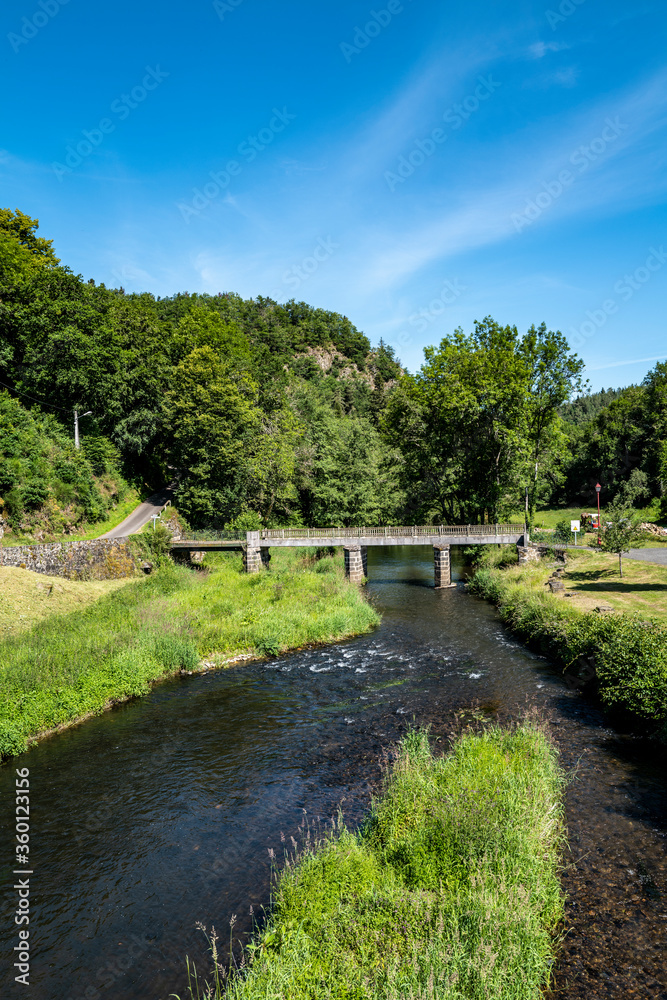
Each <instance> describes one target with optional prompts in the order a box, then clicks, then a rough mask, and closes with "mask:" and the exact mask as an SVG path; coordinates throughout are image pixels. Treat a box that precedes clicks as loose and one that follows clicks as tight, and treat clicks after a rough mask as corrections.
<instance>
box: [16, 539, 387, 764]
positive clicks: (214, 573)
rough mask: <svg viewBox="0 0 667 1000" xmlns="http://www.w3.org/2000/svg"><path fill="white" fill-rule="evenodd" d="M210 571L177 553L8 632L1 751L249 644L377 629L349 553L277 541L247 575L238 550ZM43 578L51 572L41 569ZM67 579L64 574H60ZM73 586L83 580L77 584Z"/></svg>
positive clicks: (296, 642) (269, 647) (272, 650)
mask: <svg viewBox="0 0 667 1000" xmlns="http://www.w3.org/2000/svg"><path fill="white" fill-rule="evenodd" d="M208 558H209V559H210V560H211V563H212V565H211V566H210V568H209V570H208V571H207V572H195V571H193V570H190V569H186V568H183V567H178V566H174V565H173V564H171V563H170V564H168V565H165V566H163V567H161V568H160V569H159V570H158V571H157V572H156V573H154V574H153V575H152V576H150V577H148V578H146V579H141V580H136V581H134V582H132V583H128V584H126V585H125V586H123V587H121V588H119V589H117V590H115V591H114V592H113V593H109V594H107V595H106V596H104V597H102V598H101V599H100V600H98V601H96V602H95V603H94V604H90V605H89V606H88V607H84V608H81V609H80V610H77V611H74V612H72V613H70V614H67V615H55V616H52V617H50V618H48V619H46V620H45V621H42V622H40V623H39V624H37V625H35V626H34V627H33V628H32V629H31V630H30V631H27V632H23V633H21V634H19V635H15V636H10V637H8V638H5V639H4V640H3V641H1V642H0V755H1V756H10V755H12V754H16V753H20V752H21V751H22V750H23V749H25V746H26V744H27V742H28V741H29V739H30V738H31V737H35V736H37V735H38V734H39V733H41V732H44V731H48V730H51V729H53V728H55V727H57V726H61V725H64V724H68V723H71V722H73V721H75V720H77V719H80V718H84V717H86V716H87V715H90V714H94V713H97V712H100V711H102V710H103V709H104V708H105V707H106V706H107V705H109V704H110V703H113V702H118V701H123V700H125V699H127V698H129V697H133V696H136V695H141V694H144V693H145V692H147V691H148V690H149V689H150V685H151V683H152V682H154V681H156V680H158V679H159V678H161V677H165V676H168V675H170V674H174V673H177V672H179V671H180V670H195V669H197V668H198V666H199V664H200V661H201V659H202V657H204V658H206V659H207V660H208V661H210V662H211V663H212V664H218V663H222V662H224V661H225V660H228V659H230V658H233V657H234V656H236V655H240V654H251V655H266V654H276V653H279V652H283V651H285V650H288V649H293V648H297V647H299V646H303V645H306V644H308V643H318V642H329V641H333V640H335V639H340V638H343V637H345V636H350V635H356V634H359V633H362V632H365V631H368V630H369V629H371V628H372V627H373V626H375V625H376V624H377V623H378V621H379V618H378V615H377V614H376V612H375V611H374V610H373V608H371V607H370V605H369V604H368V603H367V602H366V601H365V600H364V598H363V596H362V595H361V593H360V592H359V590H358V588H356V587H354V586H351V585H350V584H348V583H347V582H346V581H345V579H344V575H343V565H342V557H340V556H337V557H333V558H332V557H330V556H328V557H325V558H323V559H319V560H316V559H315V558H314V557H313V556H312V555H308V553H307V552H305V553H304V550H299V551H297V550H284V551H282V550H281V551H280V552H277V553H276V554H275V556H274V559H273V560H272V563H271V566H272V568H271V570H270V571H269V572H264V573H260V574H257V575H256V576H248V575H246V574H244V573H243V572H242V571H241V565H240V563H241V559H240V556H239V554H238V553H233V554H231V553H230V554H226V553H220V554H218V555H217V556H215V557H213V556H211V557H208ZM40 579H42V580H44V579H46V578H40ZM59 582H62V581H59ZM76 586H82V585H80V584H77V585H76Z"/></svg>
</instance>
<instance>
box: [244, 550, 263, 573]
mask: <svg viewBox="0 0 667 1000" xmlns="http://www.w3.org/2000/svg"><path fill="white" fill-rule="evenodd" d="M261 568H262V550H261V549H260V548H251V547H250V545H247V546H246V547H245V549H244V550H243V569H244V570H245V572H246V573H259V571H260V570H261Z"/></svg>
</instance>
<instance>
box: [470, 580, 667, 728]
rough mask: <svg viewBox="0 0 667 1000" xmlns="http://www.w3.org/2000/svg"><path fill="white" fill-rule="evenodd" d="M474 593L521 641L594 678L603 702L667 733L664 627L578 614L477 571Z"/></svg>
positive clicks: (629, 617)
mask: <svg viewBox="0 0 667 1000" xmlns="http://www.w3.org/2000/svg"><path fill="white" fill-rule="evenodd" d="M469 590H470V591H471V593H473V594H477V595H478V596H480V597H484V598H486V599H488V600H490V601H493V602H494V603H495V604H497V605H498V609H499V612H500V617H501V619H502V621H503V622H504V624H505V625H507V626H508V627H509V628H510V629H511V630H512V631H513V632H514V633H515V634H516V635H518V636H519V638H520V639H522V640H524V641H525V642H526V643H527V644H528V645H529V646H531V647H532V648H534V649H537V650H538V651H539V652H541V653H543V654H545V655H546V656H548V657H549V658H550V659H553V660H555V661H556V662H557V663H561V664H562V665H563V666H564V667H565V668H566V669H567V671H568V672H569V673H571V675H572V676H574V677H579V678H581V679H582V680H584V681H588V680H590V681H591V682H594V683H595V685H596V687H597V690H598V692H599V695H600V698H601V699H602V702H603V704H604V705H606V706H607V707H609V708H615V709H624V710H626V711H628V712H630V713H632V715H634V716H635V717H636V718H637V719H641V720H643V721H648V722H650V723H652V724H657V725H654V728H655V729H656V730H657V731H658V732H661V733H662V734H666V733H667V725H666V723H667V627H665V626H664V625H663V624H661V623H659V622H656V621H651V620H645V619H642V618H640V617H639V616H638V615H626V614H610V615H607V614H599V613H597V612H587V613H586V612H581V611H577V610H576V609H574V608H571V607H569V606H567V605H563V604H561V603H560V602H557V601H555V600H553V599H551V598H550V597H549V596H548V595H538V594H536V593H535V591H534V590H531V589H530V588H529V587H525V586H521V585H518V584H512V583H508V582H507V581H506V580H504V579H503V576H502V573H500V572H498V571H496V570H490V569H484V568H483V569H479V570H477V572H476V573H475V574H474V576H473V577H472V579H471V581H470V583H469Z"/></svg>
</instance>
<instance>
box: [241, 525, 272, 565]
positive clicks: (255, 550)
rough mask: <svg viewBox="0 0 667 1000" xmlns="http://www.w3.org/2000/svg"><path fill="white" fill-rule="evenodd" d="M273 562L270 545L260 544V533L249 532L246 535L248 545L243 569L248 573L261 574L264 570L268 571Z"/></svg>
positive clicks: (244, 553) (244, 555)
mask: <svg viewBox="0 0 667 1000" xmlns="http://www.w3.org/2000/svg"><path fill="white" fill-rule="evenodd" d="M270 562H271V553H270V552H269V547H268V545H262V546H260V544H259V531H248V532H247V534H246V544H245V548H244V549H243V569H244V570H245V572H246V573H259V572H260V570H262V569H268V568H269V563H270Z"/></svg>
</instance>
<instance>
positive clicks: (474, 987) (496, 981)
mask: <svg viewBox="0 0 667 1000" xmlns="http://www.w3.org/2000/svg"><path fill="white" fill-rule="evenodd" d="M396 756H397V759H396V761H395V763H394V765H393V767H392V768H391V771H390V772H389V773H388V775H387V777H386V778H385V781H384V784H383V788H382V792H381V795H380V796H379V797H378V798H377V799H376V800H375V801H374V802H373V806H372V809H371V811H370V814H369V816H368V817H367V818H366V820H365V821H364V823H363V824H362V826H361V829H360V830H359V831H358V832H357V833H353V832H351V831H349V830H348V829H347V828H346V827H345V826H344V825H343V824H342V822H340V821H339V823H338V824H337V828H336V829H335V830H334V831H331V832H330V833H329V834H328V835H325V836H324V837H323V838H322V839H321V840H320V841H319V842H314V843H313V841H312V840H311V831H310V830H308V829H307V830H306V831H305V833H304V835H303V837H302V843H301V848H300V849H297V847H296V841H293V843H294V844H295V849H294V850H293V851H289V852H287V853H286V858H285V860H286V864H285V867H284V868H283V870H282V872H281V873H280V875H279V876H278V877H277V881H276V885H275V890H274V896H273V908H272V912H271V916H270V918H269V920H268V924H266V925H265V926H264V927H263V928H262V929H261V930H258V931H257V932H256V933H255V936H254V938H253V940H252V941H251V942H250V944H249V945H248V948H247V954H248V955H250V956H252V960H251V965H250V968H249V969H248V970H245V971H241V972H240V973H237V974H232V976H231V979H229V980H228V981H227V982H226V983H225V982H224V980H225V978H226V977H225V975H224V972H222V973H221V970H220V968H219V967H218V966H217V965H216V966H215V967H214V970H213V975H212V977H211V981H212V983H214V991H213V993H212V994H211V996H212V997H215V1000H222V997H223V996H227V997H229V998H230V1000H253V998H264V997H267V996H289V997H290V998H292V1000H307V998H312V997H329V996H330V997H356V998H360V1000H361V998H364V1000H374V998H377V1000H379V998H386V997H388V996H389V997H391V996H401V997H435V996H437V997H441V998H443V1000H446V998H452V1000H453V998H455V997H464V996H465V997H477V996H480V997H481V996H493V997H495V998H497V1000H503V998H504V1000H510V998H519V997H520V998H521V1000H537V998H538V997H540V996H541V994H542V988H543V987H544V986H546V985H547V983H548V981H549V978H550V971H551V967H552V965H553V960H554V940H553V935H554V931H555V928H556V927H557V925H558V923H559V921H560V920H561V918H562V915H563V904H562V897H561V889H560V884H559V881H558V868H559V866H560V848H561V847H562V842H563V837H564V832H563V819H562V816H563V807H562V786H563V778H562V775H561V774H560V771H559V769H558V766H557V761H556V752H555V750H554V747H553V745H552V744H551V743H550V742H549V740H548V739H547V738H546V737H545V735H544V733H543V732H541V731H540V730H539V729H537V728H535V727H533V726H530V725H523V726H520V727H518V728H516V729H514V730H513V731H503V730H502V729H500V728H498V727H491V728H488V729H486V730H482V731H481V732H478V733H467V734H465V735H463V736H461V737H460V738H459V739H458V740H457V741H456V742H455V744H454V746H453V748H452V749H451V750H450V752H449V753H448V754H447V755H445V756H444V757H443V756H440V757H434V756H433V754H432V752H431V749H430V746H429V740H428V736H427V734H426V733H425V732H423V731H422V732H417V731H414V730H413V731H411V732H409V733H408V734H407V735H406V736H405V737H404V738H403V740H402V741H401V743H400V744H399V747H398V750H397V754H396ZM216 951H217V946H216ZM189 994H190V997H191V1000H197V998H198V997H199V996H200V991H199V988H198V986H197V983H196V978H195V977H193V978H192V979H191V981H190V987H189Z"/></svg>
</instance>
